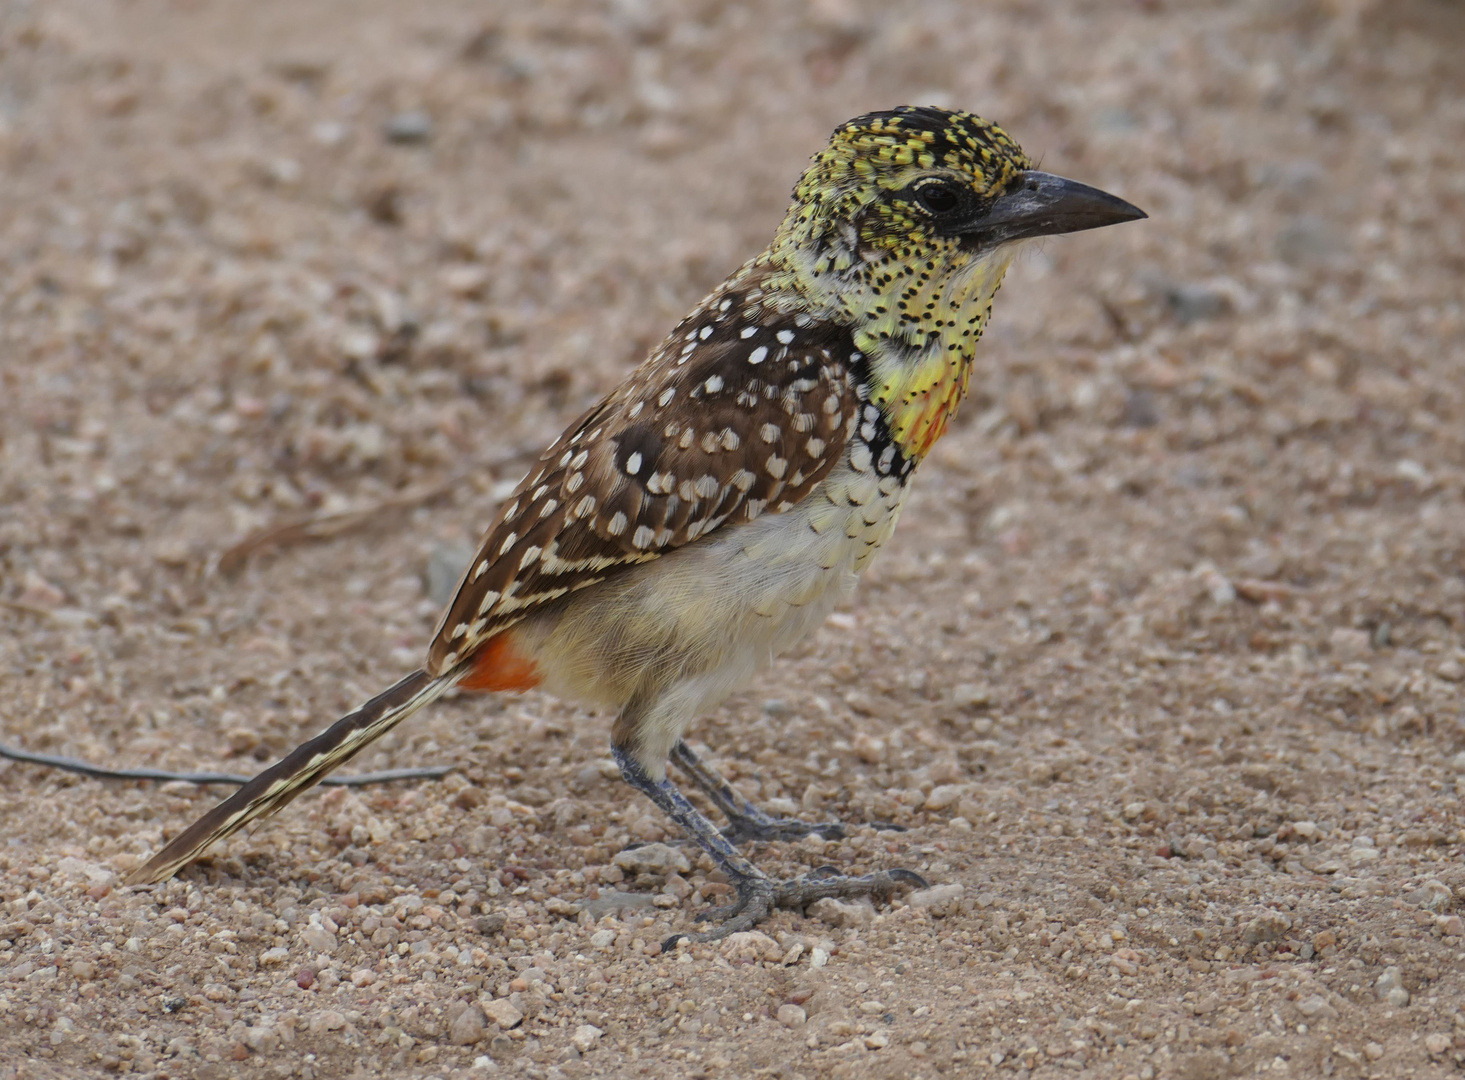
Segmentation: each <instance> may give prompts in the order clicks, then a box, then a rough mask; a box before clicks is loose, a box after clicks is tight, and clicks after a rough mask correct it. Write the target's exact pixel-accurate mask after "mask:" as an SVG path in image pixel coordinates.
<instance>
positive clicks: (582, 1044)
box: [570, 1024, 605, 1054]
mask: <svg viewBox="0 0 1465 1080" xmlns="http://www.w3.org/2000/svg"><path fill="white" fill-rule="evenodd" d="M603 1034H605V1033H604V1032H603V1031H601V1030H600V1028H598V1027H596V1026H595V1025H594V1024H581V1025H580V1026H579V1027H577V1028H575V1031H574V1034H572V1035H571V1036H570V1045H571V1046H573V1047H574V1048H575V1049H576V1050H578V1051H580V1053H582V1054H588V1053H590V1051H592V1050H594V1049H595V1048H596V1047H597V1046H599V1045H600V1036H601V1035H603Z"/></svg>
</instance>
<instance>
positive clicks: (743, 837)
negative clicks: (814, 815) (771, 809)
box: [722, 814, 847, 844]
mask: <svg viewBox="0 0 1465 1080" xmlns="http://www.w3.org/2000/svg"><path fill="white" fill-rule="evenodd" d="M728 820H729V824H728V825H726V826H724V827H723V830H722V835H723V836H725V837H727V838H728V839H729V840H731V841H732V842H733V843H734V844H743V843H746V842H747V841H749V840H765V841H766V840H802V839H803V838H804V837H806V836H813V835H814V834H815V833H817V834H818V835H820V836H822V837H824V839H826V840H843V839H844V838H845V836H846V835H847V834H846V833H845V829H844V826H843V825H841V824H840V823H839V822H837V821H800V820H799V819H798V818H776V817H769V816H767V815H766V814H760V815H758V816H757V817H752V816H749V815H745V814H738V815H737V816H733V815H729V817H728Z"/></svg>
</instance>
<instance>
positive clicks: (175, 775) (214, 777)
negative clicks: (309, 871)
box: [0, 743, 456, 787]
mask: <svg viewBox="0 0 1465 1080" xmlns="http://www.w3.org/2000/svg"><path fill="white" fill-rule="evenodd" d="M0 758H8V759H9V760H11V761H21V762H24V763H26V764H28V765H44V766H46V767H47V768H50V769H61V770H63V771H65V772H71V773H80V774H81V775H82V776H90V777H92V778H94V779H97V780H157V781H161V782H170V781H174V780H181V781H182V782H184V783H186V784H236V785H238V784H247V783H249V781H250V780H252V779H253V777H249V776H244V775H241V774H239V773H209V772H200V773H179V772H168V771H166V770H164V769H106V768H103V767H102V766H100V765H93V764H91V763H90V762H86V761H81V760H79V759H77V758H70V757H62V756H61V755H59V754H37V753H35V752H33V751H30V750H20V749H18V748H16V747H13V746H6V745H5V744H4V743H0ZM454 768H456V766H453V765H426V766H423V767H422V768H418V769H387V770H386V771H384V772H374V773H360V774H358V775H356V776H327V777H326V778H325V779H323V780H321V781H320V782H321V784H322V785H325V786H330V787H364V786H366V785H367V784H385V783H388V782H390V781H392V780H439V779H441V778H442V777H444V776H446V775H447V774H448V773H450V772H452V771H453V769H454Z"/></svg>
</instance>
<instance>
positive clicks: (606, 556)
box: [427, 293, 861, 675]
mask: <svg viewBox="0 0 1465 1080" xmlns="http://www.w3.org/2000/svg"><path fill="white" fill-rule="evenodd" d="M860 360H861V358H860V356H859V354H858V353H857V352H855V351H854V346H853V344H852V342H851V340H850V337H849V335H848V333H846V332H843V331H838V330H835V329H832V328H828V327H825V326H821V325H819V324H815V323H812V321H811V320H809V319H808V317H807V316H795V315H777V314H771V313H769V312H767V311H765V310H763V309H762V308H761V307H760V306H759V305H758V304H757V303H756V295H749V294H736V293H735V294H731V295H727V294H724V295H714V296H713V297H711V298H709V299H708V300H707V301H705V302H704V303H703V304H702V305H701V306H700V307H699V308H698V309H697V310H696V311H695V312H693V313H692V314H691V315H690V316H688V317H687V319H685V320H683V322H682V324H681V325H680V326H678V327H677V329H676V330H674V331H673V332H672V334H671V336H669V337H668V338H667V339H666V341H665V342H663V343H662V345H661V346H660V348H658V349H657V351H656V352H655V353H653V354H652V355H651V357H650V358H649V359H648V360H647V361H646V363H644V364H642V365H641V367H640V368H638V369H637V370H636V371H635V372H634V373H633V374H632V376H631V377H630V378H629V379H627V380H626V381H625V382H624V383H622V384H621V386H620V387H619V388H617V389H616V390H615V391H614V392H612V393H611V394H610V395H609V396H608V397H606V398H605V399H604V400H603V401H601V402H600V403H599V404H598V405H596V406H595V407H594V408H593V409H591V410H589V411H588V412H586V413H585V414H584V415H583V416H582V417H580V419H579V420H577V421H576V422H575V423H574V424H572V425H571V426H570V427H569V428H568V429H566V431H565V432H564V434H562V435H561V436H560V437H559V438H558V439H556V440H555V442H554V444H553V445H552V446H550V448H549V449H548V450H546V451H545V452H544V454H543V455H542V456H541V457H540V459H539V463H538V465H537V466H536V468H535V469H534V470H533V471H531V472H530V474H529V475H528V476H527V477H525V478H524V480H523V482H522V483H520V484H519V486H518V487H517V488H516V489H515V491H514V494H513V495H512V496H511V497H510V498H509V499H508V501H507V502H506V504H505V505H504V507H503V508H502V509H501V510H500V511H499V514H498V516H497V517H496V518H495V520H494V523H493V524H492V525H491V526H490V527H489V530H488V532H487V533H486V534H485V536H484V539H483V542H482V543H481V544H480V545H479V549H478V554H477V555H476V556H475V558H474V560H473V562H472V564H471V565H470V566H469V568H468V570H467V571H466V572H465V574H464V576H463V580H462V582H460V584H459V586H458V592H457V595H456V596H455V597H454V599H453V601H452V603H451V604H450V605H449V606H448V609H447V611H446V613H445V614H444V616H443V619H442V621H441V622H440V623H439V624H438V628H437V631H436V633H435V634H434V636H433V641H432V645H431V647H430V649H429V652H428V662H427V671H428V672H429V673H430V674H434V675H438V674H442V673H443V672H445V671H447V670H449V669H451V668H452V667H453V666H454V665H456V664H458V663H460V662H461V661H462V660H463V659H464V658H466V657H467V656H468V655H470V654H471V653H472V652H473V651H474V650H475V649H476V648H477V647H478V646H479V645H480V644H481V643H482V642H484V641H486V640H487V639H488V638H490V637H493V636H494V635H495V634H497V633H499V632H501V631H503V630H504V629H506V628H508V627H509V626H512V625H513V624H514V623H515V622H517V621H519V620H520V619H522V618H524V616H525V615H527V614H528V613H529V612H531V611H532V610H533V609H534V608H536V607H537V606H539V605H541V604H544V603H547V602H548V601H550V600H553V599H555V598H556V597H559V596H563V595H564V594H565V593H567V592H570V591H572V590H575V589H580V588H584V587H585V586H586V585H590V584H593V583H595V582H597V581H602V580H604V579H605V578H606V577H608V576H609V575H611V574H614V573H616V572H617V571H618V570H620V569H623V568H625V567H628V566H632V565H634V564H636V563H642V562H647V561H649V560H651V559H655V558H658V557H659V556H661V555H663V554H665V553H666V552H668V551H671V550H673V549H675V548H678V547H680V546H682V545H683V544H687V543H690V542H692V541H694V540H696V539H697V538H698V537H701V536H705V535H707V534H708V533H710V532H712V531H713V530H715V529H717V528H720V527H721V526H723V525H724V524H727V523H730V522H736V521H750V520H752V519H754V518H756V517H758V516H760V515H761V514H764V513H780V512H782V511H784V510H787V509H788V508H790V507H791V506H793V505H795V504H796V503H798V502H799V500H800V499H802V498H803V497H804V496H805V495H807V494H808V493H809V491H810V490H811V489H812V488H813V487H814V485H815V484H817V483H818V482H819V481H820V480H821V479H823V478H824V476H825V475H826V474H827V473H828V472H829V470H830V468H831V467H832V466H833V465H834V463H835V462H836V461H837V460H839V457H840V456H841V454H842V453H843V450H844V446H845V443H846V441H847V440H848V438H849V436H850V434H851V433H852V432H853V430H854V427H855V424H856V423H857V421H858V418H859V412H860V407H861V398H860V393H859V389H858V387H859V380H858V379H857V378H856V372H857V369H858V367H859V364H860Z"/></svg>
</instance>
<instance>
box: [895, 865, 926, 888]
mask: <svg viewBox="0 0 1465 1080" xmlns="http://www.w3.org/2000/svg"><path fill="white" fill-rule="evenodd" d="M885 872H886V873H887V874H889V875H890V876H891V877H892V878H894V879H895V880H896V881H903V882H905V883H906V884H907V885H911V886H913V887H915V888H917V889H929V888H930V887H931V883H930V882H929V881H927V880H926V879H925V878H923V877H921V875H920V874H918V873H916V872H915V871H914V870H903V869H901V868H900V867H898V866H897V867H896V868H895V869H894V870H887V871H885Z"/></svg>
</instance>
